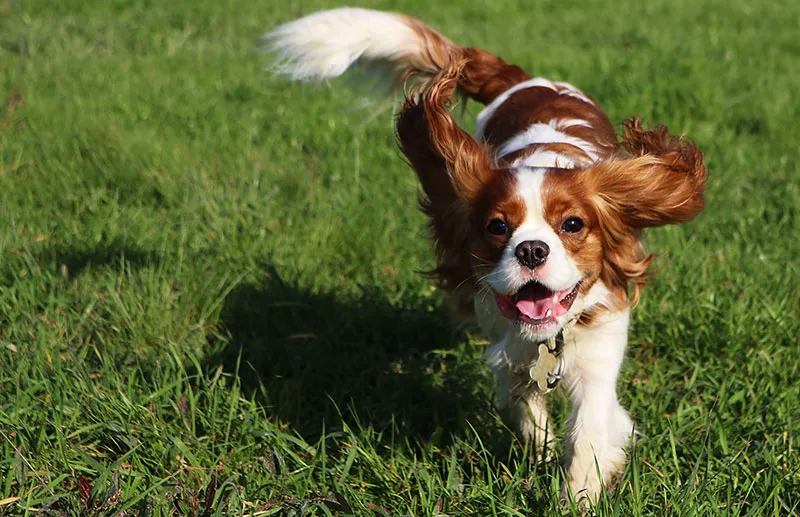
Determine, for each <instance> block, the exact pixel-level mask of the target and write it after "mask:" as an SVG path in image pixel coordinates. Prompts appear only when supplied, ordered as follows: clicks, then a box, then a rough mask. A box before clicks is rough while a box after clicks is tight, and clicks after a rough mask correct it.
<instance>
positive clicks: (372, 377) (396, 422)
mask: <svg viewBox="0 0 800 517" xmlns="http://www.w3.org/2000/svg"><path fill="white" fill-rule="evenodd" d="M429 303H433V305H432V306H429V305H428V304H429ZM222 321H223V324H224V327H225V330H226V331H227V333H228V334H229V336H230V340H229V342H228V344H227V346H226V348H225V349H224V350H222V351H221V352H219V353H218V354H217V355H216V356H214V357H212V358H210V359H209V360H208V361H207V362H206V365H205V366H206V367H207V368H209V369H211V368H216V367H217V366H218V365H220V364H221V365H223V367H224V369H225V371H228V372H233V371H237V368H238V372H239V377H240V379H241V381H242V385H243V388H244V390H245V392H246V393H248V394H255V395H256V396H257V397H259V400H260V401H261V402H262V403H265V404H266V405H267V406H268V407H269V410H268V411H269V412H270V413H272V414H274V415H276V416H277V417H278V418H279V419H280V420H282V421H284V422H289V423H291V424H292V425H293V427H294V428H295V429H297V430H298V431H299V432H301V433H303V434H310V435H318V433H319V432H321V431H322V429H323V427H322V426H323V425H324V426H325V430H326V431H331V430H334V429H336V428H337V427H339V426H340V423H341V421H342V419H344V420H345V421H349V422H351V423H352V421H353V419H355V418H357V419H358V420H359V422H358V423H360V424H361V425H364V426H366V425H370V426H373V427H374V428H377V429H380V430H385V429H389V428H390V429H391V430H392V432H399V433H400V434H401V435H405V436H408V437H412V436H413V437H416V438H422V439H424V440H426V441H427V440H431V439H434V438H435V437H437V436H442V437H444V439H445V440H449V437H450V436H451V435H452V434H461V433H464V432H466V428H467V427H468V424H467V421H468V420H470V421H472V422H473V423H474V421H475V418H476V417H477V418H486V417H487V416H488V415H489V414H490V413H489V408H488V405H489V403H490V402H489V401H488V400H483V398H485V397H480V396H479V395H476V393H478V392H479V390H478V389H477V388H478V386H479V383H482V382H484V381H485V377H484V376H485V375H486V373H485V369H484V368H483V365H482V363H481V361H480V360H477V361H476V360H475V357H474V355H475V354H472V353H469V354H468V355H470V357H462V355H463V354H461V353H459V352H457V351H455V350H452V349H451V348H452V346H453V345H454V344H455V343H457V342H458V341H459V340H463V339H464V338H465V335H464V333H463V331H461V330H458V327H457V326H456V325H455V324H454V323H453V322H452V319H451V318H450V316H449V308H448V307H447V306H446V304H442V302H440V301H435V302H431V301H430V300H425V301H423V300H417V301H416V302H414V301H412V302H410V305H403V306H397V305H394V304H392V303H390V302H389V301H387V300H386V299H384V298H383V297H381V296H380V295H379V294H377V293H370V292H364V293H362V295H361V296H360V297H359V298H358V299H348V298H343V297H341V296H337V295H335V294H333V293H314V292H311V291H308V290H306V289H303V288H299V287H296V286H291V285H287V284H286V283H284V282H283V281H281V279H280V278H279V277H278V276H277V274H275V273H274V271H273V272H270V274H268V279H267V281H266V282H265V283H264V285H261V286H249V285H244V286H240V287H239V288H237V289H235V290H234V291H233V292H232V293H231V294H230V295H229V296H228V299H227V303H226V305H225V307H224V309H223V312H222ZM448 349H450V350H448ZM461 350H463V347H462V349H461ZM356 415H357V416H356ZM478 415H482V416H478Z"/></svg>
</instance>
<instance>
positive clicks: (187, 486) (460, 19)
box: [0, 0, 800, 517]
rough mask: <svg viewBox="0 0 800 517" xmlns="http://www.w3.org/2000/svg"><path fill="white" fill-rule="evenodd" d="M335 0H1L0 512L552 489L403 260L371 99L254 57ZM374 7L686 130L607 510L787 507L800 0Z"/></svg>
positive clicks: (399, 219)
mask: <svg viewBox="0 0 800 517" xmlns="http://www.w3.org/2000/svg"><path fill="white" fill-rule="evenodd" d="M359 3H361V2H360V0H359ZM335 5H338V4H334V3H331V2H330V1H329V0H324V1H323V0H313V1H307V2H294V1H286V2H276V1H274V0H273V1H267V2H252V1H251V2H245V1H232V0H229V1H221V2H220V1H218V2H210V1H208V2H195V1H190V0H173V1H170V2H156V1H151V0H140V1H137V2H123V1H88V0H80V1H79V0H63V1H60V2H51V1H45V0H11V1H9V0H0V40H2V41H0V44H1V46H0V93H2V98H0V210H1V211H2V212H0V213H1V214H2V216H1V218H0V220H2V224H0V250H2V251H1V253H2V255H0V451H2V456H0V514H32V513H35V512H37V511H43V512H45V514H50V515H76V514H97V515H117V514H122V515H137V514H139V515H166V514H175V515H187V514H192V515H216V514H232V515H238V514H249V515H331V514H339V515H344V514H347V513H353V514H356V515H403V514H410V515H415V516H424V515H435V514H437V513H443V514H448V515H459V516H460V515H477V516H484V515H560V514H561V510H560V509H559V507H558V501H557V499H558V497H557V494H558V493H559V488H560V484H561V482H562V478H561V474H560V472H559V468H558V467H557V465H555V464H550V465H542V464H536V463H534V462H531V461H530V456H529V451H528V449H527V448H526V447H525V446H524V445H523V444H520V443H519V442H517V441H515V440H514V439H513V438H512V436H511V435H510V433H509V432H508V430H507V429H506V428H505V427H504V426H503V424H502V421H501V420H500V418H499V417H498V415H497V414H496V413H495V411H494V409H493V408H492V406H491V399H492V382H491V379H490V377H489V375H488V372H487V371H486V368H485V367H484V365H483V363H482V361H481V352H482V348H483V344H484V343H483V341H482V338H481V336H480V334H479V332H478V331H477V330H476V329H475V328H474V327H473V326H471V325H470V324H468V323H467V324H464V323H463V322H458V321H455V320H453V319H452V318H450V317H449V316H448V314H449V310H448V305H447V300H446V298H445V297H444V295H443V294H442V293H441V292H439V291H437V290H435V289H433V288H432V287H431V286H430V283H429V281H428V280H426V279H425V278H423V277H422V276H420V275H419V274H418V271H420V270H424V269H426V268H429V267H430V266H431V265H432V254H431V252H430V249H429V244H428V243H427V242H426V241H425V240H424V239H423V238H422V236H423V234H424V231H423V230H424V221H423V219H422V217H421V215H420V214H419V213H418V212H417V210H416V207H415V205H416V195H417V185H416V183H415V180H414V177H413V174H412V173H411V172H410V171H409V170H408V169H407V168H406V166H405V165H404V164H403V161H402V160H401V159H400V158H399V153H398V151H397V147H396V145H395V143H394V140H393V129H392V116H391V110H388V109H387V110H385V111H382V112H381V114H380V115H378V116H376V117H370V116H369V112H365V111H363V110H359V109H357V108H354V107H353V103H352V101H351V100H350V98H349V97H348V95H347V94H346V93H345V92H346V91H347V90H346V89H343V88H344V86H343V85H342V84H336V85H334V86H333V87H331V88H328V87H327V86H325V87H321V88H318V89H314V88H309V87H302V86H298V85H287V84H285V83H283V82H281V81H280V80H277V79H274V78H271V77H269V76H267V75H266V74H264V73H263V70H262V68H263V66H264V65H265V60H264V58H263V57H260V56H258V55H257V54H255V53H254V52H253V46H254V43H255V41H256V38H257V37H258V36H259V35H260V34H261V33H263V32H264V31H265V30H266V29H268V28H270V27H272V26H274V25H276V24H278V23H280V22H284V21H288V20H290V19H293V18H295V17H298V16H300V15H303V14H307V13H310V12H312V11H314V10H318V9H322V8H330V7H333V6H335ZM373 7H377V8H383V9H393V10H399V11H404V12H407V13H409V14H412V15H415V16H418V17H420V18H423V19H425V20H426V21H428V22H429V23H431V24H432V25H434V26H435V27H438V28H440V29H441V30H442V31H443V32H444V33H445V34H447V35H448V36H449V37H451V38H452V39H454V40H455V41H457V42H460V43H463V44H469V45H476V46H481V47H483V48H487V49H489V50H491V51H493V52H496V53H498V54H500V55H502V56H503V57H505V58H506V59H508V60H510V61H513V62H515V63H518V64H520V65H522V66H524V67H525V68H526V69H528V70H530V71H532V72H534V73H536V74H540V75H543V76H545V77H549V78H552V79H558V80H567V81H570V82H572V83H574V84H576V85H578V86H579V87H581V88H582V89H584V90H585V91H587V92H588V93H590V94H592V95H594V96H595V97H596V98H598V99H599V100H600V101H601V103H602V104H603V105H604V106H605V107H606V109H607V110H608V112H609V115H610V116H611V118H612V119H613V120H621V119H623V118H625V117H627V116H630V115H633V114H639V115H641V116H642V117H643V118H644V120H646V121H647V122H648V123H655V122H660V123H663V124H666V125H668V126H669V127H670V128H671V129H673V130H674V131H676V132H685V133H687V134H688V135H689V136H690V137H691V138H692V139H694V140H695V141H696V142H697V144H698V145H699V146H700V148H701V149H702V150H703V151H704V153H705V156H706V159H707V163H708V166H709V169H710V171H711V181H710V185H709V189H708V206H707V209H706V211H705V212H704V214H703V215H702V216H701V217H700V218H699V219H698V220H697V221H695V222H693V223H691V224H689V225H686V226H683V227H671V228H666V229H659V230H655V231H652V232H651V233H650V234H649V236H648V237H647V242H648V245H649V247H650V248H651V249H652V250H654V251H656V252H658V253H659V254H660V255H661V257H660V259H659V261H658V270H659V271H658V274H657V275H656V277H655V278H654V280H653V283H652V285H651V286H650V287H649V288H648V289H647V290H646V292H645V295H644V299H643V302H642V303H641V305H640V307H639V308H638V309H637V310H636V311H635V316H634V320H633V329H632V333H631V346H630V350H629V354H628V355H629V359H628V361H627V362H626V364H625V366H624V369H623V373H622V378H621V381H620V385H619V393H620V396H621V398H622V400H623V403H624V405H625V406H626V407H628V408H630V410H631V412H632V414H633V415H634V416H635V418H636V421H637V422H638V425H639V426H640V429H641V431H642V432H643V433H644V435H645V438H643V439H641V440H639V441H638V443H637V444H636V447H635V449H634V450H633V451H632V456H633V457H632V461H631V463H630V466H629V468H628V469H627V470H626V471H625V473H624V476H623V479H622V482H621V484H620V486H619V489H618V490H617V491H616V493H615V494H613V495H609V496H608V498H607V499H604V500H602V501H601V502H600V504H599V506H598V508H597V513H598V514H599V515H626V516H627V515H680V516H682V517H684V516H689V515H797V514H800V495H798V494H800V473H799V472H798V469H800V454H799V453H798V447H799V446H800V444H798V441H799V440H800V435H799V434H798V430H799V429H800V422H798V421H799V420H800V388H798V386H800V384H798V381H797V379H798V378H800V366H799V365H800V344H798V335H799V334H800V323H798V322H799V321H800V294H798V287H799V286H800V270H799V268H800V263H799V262H798V257H800V238H799V237H800V173H799V171H798V163H799V161H800V153H798V145H797V142H798V141H800V124H798V123H797V121H798V120H800V101H798V98H797V85H798V84H800V67H799V66H798V64H800V40H798V38H797V34H798V33H797V20H798V19H800V3H797V2H794V3H792V2H751V1H745V0H733V1H721V0H713V1H706V2H695V1H690V0H673V1H666V0H655V1H652V2H647V3H646V5H641V2H638V1H634V0H624V1H623V2H615V3H613V5H612V3H609V2H606V1H602V2H601V1H598V0H583V1H577V0H567V1H556V0H541V1H536V2H486V3H483V2H481V3H478V2H464V1H458V2H456V1H450V0H447V1H446V2H423V1H420V0H402V1H400V2H394V3H390V2H387V1H381V2H377V4H376V5H373ZM378 104H379V105H380V106H384V107H388V105H389V104H390V102H388V101H387V102H383V103H378ZM476 109H477V108H476V106H472V107H471V108H470V109H469V110H468V111H469V112H470V113H474V112H475V111H476ZM470 124H471V123H470V122H469V121H466V122H465V125H470ZM553 404H554V407H555V418H556V419H557V421H558V422H559V427H563V420H564V417H565V414H566V411H567V406H566V403H565V402H564V400H563V398H561V397H560V396H554V397H553ZM9 498H10V499H9ZM567 513H569V512H567Z"/></svg>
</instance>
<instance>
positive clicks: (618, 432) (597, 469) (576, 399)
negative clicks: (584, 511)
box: [562, 311, 633, 502]
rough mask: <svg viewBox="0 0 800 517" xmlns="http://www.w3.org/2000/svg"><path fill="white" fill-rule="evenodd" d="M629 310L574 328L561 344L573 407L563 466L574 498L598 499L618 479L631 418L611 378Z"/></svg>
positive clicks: (618, 362) (622, 345)
mask: <svg viewBox="0 0 800 517" xmlns="http://www.w3.org/2000/svg"><path fill="white" fill-rule="evenodd" d="M627 327H628V312H627V311H624V312H621V313H616V314H609V315H608V316H607V317H606V318H604V321H601V322H598V323H597V324H595V325H593V326H592V327H590V328H577V327H576V329H575V341H574V342H573V343H572V346H567V347H565V360H566V361H568V363H567V366H568V367H567V375H566V381H567V387H568V389H569V391H570V398H571V400H572V405H573V406H572V411H571V413H570V416H569V418H568V420H567V437H566V438H567V439H566V447H565V449H566V450H565V458H564V459H565V462H564V466H565V469H566V473H567V481H568V486H565V487H564V491H563V493H562V495H563V496H565V497H566V496H567V495H568V493H567V489H569V490H570V491H571V492H572V497H573V498H575V499H577V500H582V499H588V500H589V501H592V502H595V501H597V498H598V496H599V495H600V492H601V490H602V489H603V487H604V486H605V487H607V488H610V487H611V486H613V485H614V484H615V483H616V481H617V480H618V477H619V475H620V474H621V473H622V470H623V469H624V467H625V464H626V463H627V455H626V452H625V449H626V447H627V445H628V441H629V440H630V438H631V435H632V433H633V423H632V422H631V419H630V418H629V417H628V414H627V412H626V411H625V410H624V409H623V408H622V406H621V405H620V404H619V401H618V400H617V393H616V381H617V376H618V373H619V369H620V366H621V364H622V359H623V357H624V353H625V347H626V344H627Z"/></svg>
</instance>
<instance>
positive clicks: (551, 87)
mask: <svg viewBox="0 0 800 517" xmlns="http://www.w3.org/2000/svg"><path fill="white" fill-rule="evenodd" d="M265 45H266V48H267V50H268V51H270V52H272V53H273V54H274V55H275V58H276V61H275V68H274V70H275V71H277V72H278V73H280V74H284V75H287V76H289V77H290V78H291V79H294V80H303V81H312V82H313V81H323V80H326V79H328V78H333V77H337V76H339V75H341V74H343V73H344V72H345V71H346V70H348V69H350V68H351V67H353V66H354V65H359V66H362V67H372V68H373V69H376V70H378V71H379V72H378V73H381V74H383V76H384V77H385V78H386V79H388V80H390V81H391V82H392V84H393V85H394V86H396V87H399V86H402V85H403V84H409V83H411V82H416V83H417V84H418V86H417V89H416V92H415V93H412V94H406V96H405V101H404V103H403V106H402V109H401V110H400V113H399V115H398V118H397V138H398V140H399V143H400V148H401V150H402V152H403V154H404V155H405V157H406V159H407V160H408V162H409V164H410V165H411V167H412V168H413V169H414V171H415V172H416V174H417V176H418V177H419V181H420V184H421V186H422V192H423V194H422V196H421V198H420V199H421V201H420V205H421V209H422V211H423V212H424V214H425V215H426V216H427V218H428V220H429V223H430V231H431V234H432V238H433V241H434V243H435V250H436V260H437V262H436V264H437V265H436V268H435V269H434V270H433V272H432V274H433V275H434V276H435V277H436V278H437V279H438V281H439V282H440V284H441V286H442V287H443V288H444V289H445V290H447V291H448V292H449V293H450V294H451V295H452V297H453V299H454V301H455V303H456V305H457V307H458V308H459V309H460V310H461V311H467V312H473V313H474V314H475V315H476V316H477V319H478V321H479V323H480V325H481V327H482V328H483V329H484V331H485V332H486V334H487V335H488V337H489V340H490V345H489V347H488V349H487V351H486V357H487V360H488V362H489V365H490V366H491V368H492V370H493V373H494V375H495V378H496V380H497V390H498V396H497V399H496V404H497V406H498V408H500V409H504V410H506V412H507V414H508V415H509V416H510V419H511V424H512V425H513V427H514V428H515V429H516V431H517V432H518V433H519V435H520V436H521V437H522V438H523V439H525V440H530V441H532V442H533V443H534V446H535V449H536V451H537V453H538V454H546V451H549V450H552V447H551V440H552V437H553V432H552V429H551V424H550V419H549V418H548V412H547V405H546V401H545V394H546V393H548V392H549V391H551V390H553V389H555V388H557V387H558V388H565V389H566V391H567V393H568V394H569V397H570V399H571V412H570V415H569V417H568V419H567V435H566V438H565V452H564V454H563V460H564V470H565V473H566V480H567V483H565V484H564V491H563V494H562V496H563V497H570V496H572V497H573V498H575V499H577V500H579V501H590V502H594V501H596V500H597V498H598V497H599V495H600V494H601V493H602V491H603V489H604V487H606V488H611V487H613V485H614V484H615V483H616V481H617V480H618V478H619V476H620V475H621V473H622V471H623V469H624V467H625V465H626V464H627V461H628V460H627V447H628V444H629V442H630V440H631V438H632V436H633V435H634V424H633V422H632V420H631V418H630V417H629V415H628V413H627V412H626V410H625V409H623V407H622V406H621V405H620V403H619V401H618V398H617V391H616V384H617V377H618V375H619V370H620V366H621V364H622V361H623V357H624V355H625V348H626V346H627V340H628V324H629V315H630V310H631V309H632V307H633V306H634V305H635V304H636V302H637V300H638V298H639V295H640V292H641V289H642V287H643V286H644V284H645V282H646V280H647V275H648V267H649V266H650V263H651V261H652V256H651V255H649V254H647V253H646V252H645V250H644V248H643V246H642V243H641V234H642V230H644V229H645V228H649V227H655V226H662V225H667V224H675V223H684V222H687V221H690V220H691V219H693V218H694V217H695V216H697V215H698V213H700V211H701V210H702V208H703V204H704V197H703V191H704V188H705V185H706V181H707V176H708V174H707V171H706V168H705V165H704V163H703V157H702V154H701V153H700V151H698V149H697V147H696V146H695V145H694V144H692V143H691V142H689V141H686V140H685V139H683V138H682V137H677V136H674V135H672V134H670V133H669V132H668V130H667V129H666V128H664V127H660V126H659V127H656V128H655V129H652V130H647V129H644V128H643V127H642V125H641V123H640V122H639V120H638V119H635V118H634V119H629V120H626V121H624V122H623V131H622V135H621V138H620V139H618V137H617V133H616V131H615V128H614V126H613V125H612V123H611V122H610V121H609V119H608V117H607V115H606V114H605V113H604V112H603V110H602V109H601V108H600V107H599V106H598V104H597V102H596V101H595V100H594V99H593V98H592V97H590V96H588V95H586V94H584V93H583V92H581V91H580V90H578V89H577V88H575V87H574V86H572V85H570V84H567V83H563V82H552V81H548V80H546V79H543V78H538V77H533V76H531V75H529V74H528V73H526V72H525V71H524V70H522V69H521V68H520V67H518V66H515V65H512V64H509V63H507V62H505V61H504V60H503V59H501V58H499V57H497V56H495V55H493V54H491V53H489V52H486V51H484V50H480V49H477V48H465V47H461V46H458V45H456V44H455V43H453V42H451V41H450V40H449V39H447V38H446V37H444V36H443V35H441V34H440V33H438V32H436V31H435V30H434V29H432V28H431V27H429V26H427V25H425V24H424V23H423V22H421V21H419V20H416V19H414V18H411V17H408V16H405V15H402V14H394V13H386V12H380V11H374V10H367V9H357V8H341V9H334V10H329V11H322V12H317V13H314V14H311V15H309V16H306V17H304V18H301V19H298V20H296V21H292V22H289V23H286V24H284V25H280V26H278V27H277V28H275V29H273V30H272V31H270V32H269V33H267V34H266V35H265ZM374 65H378V66H374ZM458 96H463V97H467V98H469V99H472V100H474V101H477V102H479V103H482V104H484V105H485V108H484V109H483V111H481V112H480V114H479V115H478V118H477V122H476V128H475V132H474V135H472V136H470V135H469V134H468V133H466V132H465V131H464V130H463V129H461V128H460V127H459V126H458V125H457V124H456V122H455V121H454V119H453V118H452V116H451V114H450V109H449V108H450V105H451V103H452V102H453V99H454V98H457V97H458Z"/></svg>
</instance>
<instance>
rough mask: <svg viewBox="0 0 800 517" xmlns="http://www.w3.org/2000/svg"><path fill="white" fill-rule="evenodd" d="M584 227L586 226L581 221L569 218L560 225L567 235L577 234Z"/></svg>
mask: <svg viewBox="0 0 800 517" xmlns="http://www.w3.org/2000/svg"><path fill="white" fill-rule="evenodd" d="M584 226H586V225H585V224H583V221H581V220H580V219H578V218H577V217H569V218H567V220H566V221H564V224H562V225H561V229H562V230H563V231H565V232H567V233H578V232H579V231H581V230H583V227H584Z"/></svg>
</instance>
